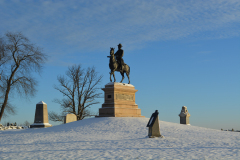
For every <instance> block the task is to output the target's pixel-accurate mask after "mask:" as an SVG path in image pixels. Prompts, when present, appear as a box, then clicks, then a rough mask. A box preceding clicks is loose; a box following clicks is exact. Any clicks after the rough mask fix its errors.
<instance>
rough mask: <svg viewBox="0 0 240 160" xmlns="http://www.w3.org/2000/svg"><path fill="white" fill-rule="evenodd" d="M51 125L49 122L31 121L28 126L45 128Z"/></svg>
mask: <svg viewBox="0 0 240 160" xmlns="http://www.w3.org/2000/svg"><path fill="white" fill-rule="evenodd" d="M47 127H52V125H51V124H49V123H33V124H31V125H30V128H47Z"/></svg>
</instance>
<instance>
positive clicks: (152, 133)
mask: <svg viewBox="0 0 240 160" xmlns="http://www.w3.org/2000/svg"><path fill="white" fill-rule="evenodd" d="M147 127H148V137H149V138H154V137H163V136H162V135H161V134H160V127H159V119H158V110H156V111H155V112H154V113H153V114H152V116H151V118H150V119H149V121H148V124H147Z"/></svg>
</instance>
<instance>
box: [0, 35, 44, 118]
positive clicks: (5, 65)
mask: <svg viewBox="0 0 240 160" xmlns="http://www.w3.org/2000/svg"><path fill="white" fill-rule="evenodd" d="M46 58H47V56H46V55H45V54H43V53H42V52H41V49H40V48H38V47H36V46H35V45H34V44H31V43H30V41H29V40H28V38H26V37H25V36H23V35H22V34H21V33H11V32H8V33H6V34H5V36H4V37H3V38H0V68H1V70H2V72H1V80H0V94H1V95H0V104H1V106H0V107H1V108H0V109H1V110H0V121H1V119H2V116H3V115H4V114H6V113H5V112H4V111H5V110H6V111H8V112H10V113H14V112H15V111H14V108H13V107H11V106H10V104H9V101H8V99H9V95H10V93H19V95H20V96H22V95H25V96H33V95H34V94H35V92H36V85H37V81H36V80H35V79H34V78H33V76H32V75H31V73H32V72H37V73H40V71H41V68H42V64H43V63H44V62H45V60H46Z"/></svg>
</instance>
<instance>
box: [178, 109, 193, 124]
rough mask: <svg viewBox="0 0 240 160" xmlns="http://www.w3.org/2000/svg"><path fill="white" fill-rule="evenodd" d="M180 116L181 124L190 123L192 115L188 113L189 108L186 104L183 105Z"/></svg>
mask: <svg viewBox="0 0 240 160" xmlns="http://www.w3.org/2000/svg"><path fill="white" fill-rule="evenodd" d="M178 116H179V117H180V124H186V125H190V123H189V117H190V116H191V115H190V114H189V113H188V110H187V107H186V106H182V110H181V112H180V114H179V115H178Z"/></svg>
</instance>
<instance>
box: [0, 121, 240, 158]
mask: <svg viewBox="0 0 240 160" xmlns="http://www.w3.org/2000/svg"><path fill="white" fill-rule="evenodd" d="M148 120H149V118H116V117H112V118H110V117H104V118H90V119H85V120H82V121H77V122H72V123H68V124H63V125H59V126H54V127H50V128H42V129H26V130H7V131H0V142H1V143H0V159H77V158H80V159H161V158H163V159H240V134H239V133H238V132H225V131H220V130H214V129H207V128H201V127H196V126H189V125H180V124H175V123H170V122H163V121H160V130H161V134H162V135H163V136H164V137H165V138H147V134H148V128H147V127H146V125H147V122H148Z"/></svg>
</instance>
